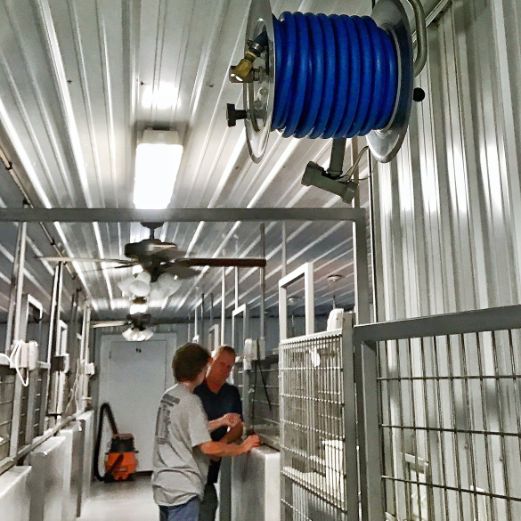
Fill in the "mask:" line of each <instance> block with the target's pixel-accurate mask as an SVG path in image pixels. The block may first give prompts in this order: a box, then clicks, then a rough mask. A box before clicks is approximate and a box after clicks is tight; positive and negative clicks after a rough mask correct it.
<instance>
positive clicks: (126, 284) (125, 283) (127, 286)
mask: <svg viewBox="0 0 521 521" xmlns="http://www.w3.org/2000/svg"><path fill="white" fill-rule="evenodd" d="M134 280H135V279H134V277H132V276H131V277H127V278H125V279H123V280H122V281H120V282H118V288H119V289H120V290H121V293H123V295H124V296H128V297H130V296H132V290H131V286H132V284H133V283H134Z"/></svg>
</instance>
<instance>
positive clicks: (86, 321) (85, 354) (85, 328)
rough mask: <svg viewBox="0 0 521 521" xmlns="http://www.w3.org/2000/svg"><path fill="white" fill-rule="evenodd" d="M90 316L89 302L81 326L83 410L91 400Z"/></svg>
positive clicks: (80, 396) (80, 387) (81, 393)
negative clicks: (86, 372)
mask: <svg viewBox="0 0 521 521" xmlns="http://www.w3.org/2000/svg"><path fill="white" fill-rule="evenodd" d="M90 317H91V307H90V304H89V303H88V302H86V303H85V307H84V310H83V324H82V328H81V340H82V342H81V343H82V347H81V357H80V360H81V362H80V363H81V365H82V375H81V377H82V380H81V382H80V385H79V391H80V393H79V398H80V400H81V401H82V404H81V406H82V410H85V407H86V405H87V402H88V400H89V377H88V376H87V375H86V374H85V367H86V365H87V364H88V363H89V362H90V347H89V342H90Z"/></svg>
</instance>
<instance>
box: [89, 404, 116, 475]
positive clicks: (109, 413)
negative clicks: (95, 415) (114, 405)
mask: <svg viewBox="0 0 521 521" xmlns="http://www.w3.org/2000/svg"><path fill="white" fill-rule="evenodd" d="M105 414H106V415H107V417H108V419H109V423H110V428H111V429H112V435H113V436H115V435H116V434H118V427H117V426H116V420H115V419H114V414H113V413H112V409H111V407H110V405H109V404H108V403H106V402H105V403H104V404H102V405H101V407H100V410H99V420H98V432H97V434H96V443H95V445H94V461H93V469H94V477H95V478H96V479H97V480H98V481H105V475H104V476H102V475H101V474H100V473H99V452H100V448H101V436H102V435H103V419H104V417H105Z"/></svg>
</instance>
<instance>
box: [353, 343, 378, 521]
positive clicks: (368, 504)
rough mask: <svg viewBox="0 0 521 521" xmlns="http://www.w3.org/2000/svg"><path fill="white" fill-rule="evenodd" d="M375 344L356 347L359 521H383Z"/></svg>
mask: <svg viewBox="0 0 521 521" xmlns="http://www.w3.org/2000/svg"><path fill="white" fill-rule="evenodd" d="M377 364H378V361H377V352H376V344H372V345H369V344H368V343H363V342H356V343H355V368H356V396H357V409H358V414H357V418H358V444H359V462H360V465H359V470H360V490H361V507H362V521H377V520H378V521H379V520H380V519H385V517H384V509H383V493H382V483H381V461H380V457H381V451H380V447H382V444H381V439H380V429H379V420H378V410H379V404H378V381H377Z"/></svg>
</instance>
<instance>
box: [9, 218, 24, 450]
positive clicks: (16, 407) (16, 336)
mask: <svg viewBox="0 0 521 521" xmlns="http://www.w3.org/2000/svg"><path fill="white" fill-rule="evenodd" d="M18 226H19V228H18V236H19V240H17V241H16V242H17V246H18V247H19V249H18V250H17V251H16V254H15V259H18V262H17V265H16V277H15V284H16V292H15V296H16V297H15V298H16V303H15V308H14V317H13V330H12V331H13V336H12V340H13V341H17V340H22V338H21V337H20V334H21V332H22V297H23V286H24V267H25V247H26V239H27V223H20V224H19V225H18ZM24 340H25V339H24ZM22 393H23V385H22V382H21V381H20V378H16V381H15V385H14V399H13V415H12V422H11V437H10V446H9V456H10V457H11V458H14V457H15V456H16V454H17V452H18V437H19V433H20V428H21V425H20V418H21V413H22Z"/></svg>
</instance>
